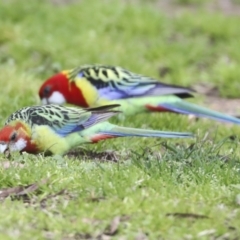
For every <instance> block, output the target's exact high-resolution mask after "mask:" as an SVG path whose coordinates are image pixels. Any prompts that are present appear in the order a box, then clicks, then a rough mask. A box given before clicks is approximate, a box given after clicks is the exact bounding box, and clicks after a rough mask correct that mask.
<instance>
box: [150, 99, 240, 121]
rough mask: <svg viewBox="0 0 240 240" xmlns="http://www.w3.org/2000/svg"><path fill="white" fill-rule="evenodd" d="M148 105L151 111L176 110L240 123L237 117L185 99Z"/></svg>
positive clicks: (175, 111) (176, 111)
mask: <svg viewBox="0 0 240 240" xmlns="http://www.w3.org/2000/svg"><path fill="white" fill-rule="evenodd" d="M146 107H147V108H148V109H149V110H150V111H159V112H163V111H165V112H166V111H167V112H174V113H181V114H193V115H195V116H197V117H206V118H210V119H214V120H217V121H222V122H229V123H235V124H240V119H238V118H236V117H233V116H230V115H227V114H224V113H220V112H217V111H213V110H210V109H207V108H205V107H201V106H198V105H196V104H193V103H189V102H186V101H183V100H180V101H175V102H169V103H161V104H159V105H157V106H154V105H146Z"/></svg>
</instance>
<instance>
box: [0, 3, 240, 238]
mask: <svg viewBox="0 0 240 240" xmlns="http://www.w3.org/2000/svg"><path fill="white" fill-rule="evenodd" d="M53 2H54V1H53ZM53 2H51V1H25V0H20V1H17V0H10V1H1V2H0V32H1V34H0V71H1V75H0V84H1V90H0V91H1V95H0V104H1V108H0V123H1V125H3V124H4V121H5V119H6V118H7V117H8V115H9V114H10V113H12V112H13V111H15V110H16V109H18V108H20V107H23V106H27V105H34V104H38V103H39V99H38V96H37V91H38V88H39V86H40V85H41V83H42V81H43V80H45V79H46V78H47V77H49V76H51V75H52V74H54V73H55V72H56V71H59V70H60V69H68V68H72V67H75V66H77V65H81V64H86V63H101V64H112V65H120V66H122V67H125V68H127V69H129V70H132V71H134V72H137V73H141V74H144V75H149V76H152V77H156V78H158V79H160V77H159V68H169V69H170V71H169V72H167V74H166V75H164V77H162V78H161V80H162V81H164V82H167V83H176V84H180V85H185V86H194V85H195V84H197V83H199V82H205V83H211V84H213V85H214V86H217V87H218V89H219V92H220V96H221V97H229V98H232V97H238V95H239V91H238V89H239V87H240V83H239V76H240V70H239V64H240V52H239V50H238V49H239V41H240V32H239V17H238V16H234V15H224V14H223V13H222V12H217V11H209V9H207V7H206V4H205V2H206V1H200V0H199V1H197V0H193V1H190V0H188V1H187V0H184V1H179V0H178V1H173V2H174V3H173V4H174V5H173V6H174V9H176V8H179V9H181V11H180V12H177V13H176V14H174V13H173V12H171V10H169V9H168V11H166V10H164V9H161V8H160V7H159V2H157V1H140V0H139V1H132V2H131V3H127V1H117V0H114V1H110V0H102V1H97V0H91V1H73V3H71V4H66V2H67V1H66V2H65V4H64V1H62V4H54V3H53ZM55 2H57V1H55ZM58 2H61V1H58ZM208 2H209V1H208ZM212 2H214V1H212ZM235 2H236V4H237V1H235ZM189 4H190V6H188V5H189ZM185 7H187V8H185ZM189 7H190V8H189ZM192 8H194V9H192ZM203 100H204V96H202V97H200V96H199V97H197V98H196V100H195V102H198V103H199V104H202V103H203ZM202 105H203V104H202ZM147 117H148V118H147V119H148V121H147V122H146V115H145V114H142V115H139V116H137V117H136V116H133V117H129V118H126V119H125V121H124V122H120V121H118V120H117V119H113V120H112V122H115V123H118V124H122V125H125V126H135V127H144V128H154V129H163V130H173V131H192V132H195V133H196V135H197V138H196V139H193V140H167V141H166V140H164V139H163V140H156V139H138V138H134V139H133V138H132V139H117V140H109V141H106V142H103V143H99V144H96V145H91V146H83V147H84V149H85V150H82V151H81V154H80V155H76V153H75V155H74V156H75V157H70V156H65V157H57V156H55V157H46V158H44V157H42V156H32V155H28V154H23V155H19V154H14V155H13V161H12V164H14V163H15V164H24V165H23V167H20V166H19V165H15V166H14V165H12V166H10V167H9V168H7V169H5V168H4V167H3V164H1V165H0V179H1V181H0V188H6V187H14V186H18V185H24V186H26V185H29V184H32V183H35V182H40V181H41V180H42V179H46V178H48V179H49V180H48V182H47V184H44V185H41V186H40V187H39V189H37V191H35V192H33V193H29V197H28V199H26V197H25V198H24V199H22V198H20V199H16V198H7V199H5V200H4V201H2V202H1V204H0V239H84V238H85V239H86V238H87V236H88V237H92V238H97V237H99V238H100V237H102V238H103V235H104V234H105V235H107V234H108V235H114V236H111V237H112V238H115V239H120V238H121V237H122V239H136V238H137V237H138V239H140V238H139V237H140V235H143V234H145V235H146V236H145V237H146V238H149V239H198V238H199V239H238V238H240V229H239V226H240V212H239V205H238V201H237V198H238V196H239V194H240V185H239V182H240V175H239V168H240V161H239V156H240V155H239V150H238V149H239V141H238V138H237V139H235V140H231V139H230V138H229V136H232V135H235V136H238V135H239V134H240V130H239V127H238V126H232V125H226V124H221V123H216V122H214V121H210V120H203V119H201V120H199V121H197V122H193V121H189V120H188V118H187V117H185V116H178V115H170V114H163V115H160V114H151V115H148V116H147ZM206 133H208V135H206ZM109 150H110V151H109ZM92 152H96V154H95V155H94V154H93V153H92ZM105 152H109V156H110V157H111V158H112V155H113V154H115V155H116V158H117V162H112V161H108V162H103V161H100V160H99V158H103V157H100V153H103V154H102V155H104V153H105ZM90 153H91V154H90ZM105 155H106V154H105ZM106 157H107V155H106ZM0 160H1V162H2V163H4V162H5V161H6V159H5V158H4V157H3V156H1V157H0ZM61 190H65V192H63V193H61V194H60V193H59V192H60V191H61ZM57 193H59V194H57ZM54 194H55V195H54ZM174 213H189V214H199V215H203V216H205V217H207V218H197V217H194V216H192V217H191V216H189V217H184V216H182V215H179V216H174ZM169 214H170V216H169ZM171 214H173V215H171ZM116 217H121V219H120V223H119V224H115V228H117V231H116V232H114V231H112V232H111V231H110V230H109V229H108V228H109V225H111V224H113V219H114V218H115V220H116ZM113 225H114V224H113Z"/></svg>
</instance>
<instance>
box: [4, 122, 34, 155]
mask: <svg viewBox="0 0 240 240" xmlns="http://www.w3.org/2000/svg"><path fill="white" fill-rule="evenodd" d="M7 151H10V152H14V151H19V152H23V151H26V152H29V153H37V148H36V146H35V145H34V144H33V143H32V141H31V139H30V137H29V134H28V133H27V131H26V127H25V126H24V125H23V124H22V123H16V124H15V125H6V126H4V127H3V128H2V129H1V130H0V152H1V153H6V152H7Z"/></svg>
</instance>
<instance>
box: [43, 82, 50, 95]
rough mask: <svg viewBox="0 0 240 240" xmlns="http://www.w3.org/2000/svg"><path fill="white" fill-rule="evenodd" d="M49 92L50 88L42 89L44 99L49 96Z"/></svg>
mask: <svg viewBox="0 0 240 240" xmlns="http://www.w3.org/2000/svg"><path fill="white" fill-rule="evenodd" d="M50 92H51V86H49V85H48V86H46V87H45V88H44V89H43V95H44V96H45V97H47V96H48V95H49V94H50Z"/></svg>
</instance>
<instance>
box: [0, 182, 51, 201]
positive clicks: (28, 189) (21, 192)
mask: <svg viewBox="0 0 240 240" xmlns="http://www.w3.org/2000/svg"><path fill="white" fill-rule="evenodd" d="M47 181H48V179H43V180H41V181H40V182H39V183H33V184H30V185H27V186H17V187H12V188H3V189H0V199H5V198H7V197H9V196H12V197H20V196H21V197H26V195H28V194H29V193H32V192H34V191H36V190H37V189H38V188H39V186H40V185H43V184H46V183H47Z"/></svg>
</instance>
